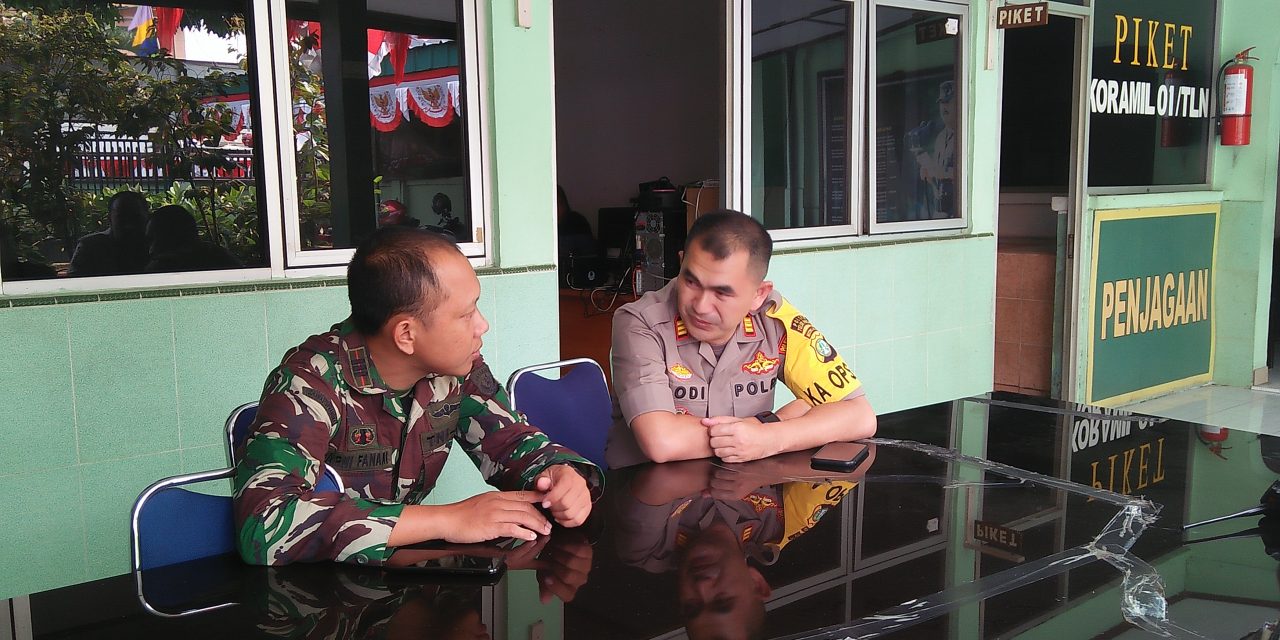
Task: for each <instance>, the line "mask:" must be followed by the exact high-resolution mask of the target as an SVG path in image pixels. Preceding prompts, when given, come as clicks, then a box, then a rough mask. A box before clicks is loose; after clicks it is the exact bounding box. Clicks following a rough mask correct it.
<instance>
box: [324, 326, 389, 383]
mask: <svg viewBox="0 0 1280 640" xmlns="http://www.w3.org/2000/svg"><path fill="white" fill-rule="evenodd" d="M333 330H334V331H336V332H337V333H338V352H339V354H340V356H339V357H340V363H341V365H342V366H341V370H342V379H343V381H345V382H346V383H347V386H348V387H350V388H352V389H355V390H356V391H358V392H360V393H363V394H365V395H377V394H381V393H387V392H388V391H389V390H388V388H387V384H386V383H385V382H383V381H382V376H380V375H378V368H377V367H375V366H373V356H372V355H371V354H370V353H369V345H368V343H367V342H366V341H365V339H364V335H363V334H361V333H360V332H359V331H357V330H356V327H355V324H353V323H352V322H351V319H350V318H347V319H346V320H343V321H342V322H340V323H338V324H336V325H334V326H333Z"/></svg>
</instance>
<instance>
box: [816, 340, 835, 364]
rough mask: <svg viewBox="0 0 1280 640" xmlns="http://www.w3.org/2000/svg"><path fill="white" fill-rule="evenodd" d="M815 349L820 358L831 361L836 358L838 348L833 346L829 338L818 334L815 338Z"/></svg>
mask: <svg viewBox="0 0 1280 640" xmlns="http://www.w3.org/2000/svg"><path fill="white" fill-rule="evenodd" d="M813 351H814V353H817V354H818V359H819V360H821V361H823V362H831V361H832V360H835V359H836V348H835V347H833V346H831V343H830V342H827V339H826V338H825V337H823V336H822V334H820V333H819V334H818V335H817V336H814V339H813Z"/></svg>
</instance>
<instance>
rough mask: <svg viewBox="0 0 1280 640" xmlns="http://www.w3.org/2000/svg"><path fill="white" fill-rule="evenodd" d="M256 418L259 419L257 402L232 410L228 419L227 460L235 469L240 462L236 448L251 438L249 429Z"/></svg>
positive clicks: (247, 403)
mask: <svg viewBox="0 0 1280 640" xmlns="http://www.w3.org/2000/svg"><path fill="white" fill-rule="evenodd" d="M256 417H258V403H257V402H256V401H255V402H246V403H244V404H242V405H240V406H238V407H236V408H235V409H232V411H231V415H230V416H228V417H227V460H228V461H229V462H230V463H231V466H233V467H234V466H236V463H237V462H239V459H238V458H237V457H236V453H237V451H236V447H237V445H239V444H240V443H242V442H244V441H245V440H247V439H248V438H249V427H251V426H253V419H254V418H256Z"/></svg>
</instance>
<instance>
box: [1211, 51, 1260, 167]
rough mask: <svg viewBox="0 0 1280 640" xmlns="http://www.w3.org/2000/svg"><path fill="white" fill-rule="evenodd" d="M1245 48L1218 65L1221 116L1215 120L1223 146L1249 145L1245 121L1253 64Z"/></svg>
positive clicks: (1249, 105) (1250, 112) (1250, 111)
mask: <svg viewBox="0 0 1280 640" xmlns="http://www.w3.org/2000/svg"><path fill="white" fill-rule="evenodd" d="M1250 51H1253V47H1249V48H1248V49H1245V50H1244V51H1241V52H1240V53H1237V54H1236V56H1235V58H1234V59H1233V60H1231V61H1230V62H1228V63H1226V64H1224V65H1222V69H1221V70H1220V71H1219V72H1218V75H1219V76H1221V77H1222V78H1223V82H1222V84H1221V86H1222V107H1221V113H1222V116H1221V119H1220V121H1219V127H1220V129H1219V130H1220V131H1221V132H1222V144H1223V145H1224V146H1234V145H1244V144H1249V123H1250V120H1252V119H1253V65H1251V64H1249V62H1248V61H1249V60H1257V58H1255V57H1253V56H1251V55H1249V52H1250Z"/></svg>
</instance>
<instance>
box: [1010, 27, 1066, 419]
mask: <svg viewBox="0 0 1280 640" xmlns="http://www.w3.org/2000/svg"><path fill="white" fill-rule="evenodd" d="M1079 22H1080V21H1079V20H1076V19H1073V18H1069V17H1065V16H1059V15H1055V16H1051V17H1050V19H1049V24H1048V25H1047V26H1042V27H1035V28H1027V29H1010V30H1008V31H1006V32H1005V36H1004V55H1003V61H1004V71H1003V104H1002V111H1001V120H1002V123H1001V134H1000V202H999V214H998V217H997V249H996V326H995V336H996V353H995V387H996V389H997V390H1003V391H1015V392H1019V393H1025V394H1028V395H1035V396H1048V397H1055V398H1061V397H1062V393H1061V391H1062V380H1063V375H1062V373H1063V372H1062V369H1063V365H1062V357H1061V354H1062V352H1063V349H1062V344H1063V335H1064V328H1065V327H1067V326H1069V325H1064V322H1067V323H1069V322H1070V307H1069V305H1068V304H1066V298H1067V297H1066V296H1064V295H1063V291H1064V289H1065V285H1066V283H1067V282H1068V278H1069V275H1070V274H1071V272H1072V265H1071V261H1072V259H1073V258H1074V256H1072V255H1071V243H1072V240H1073V237H1072V234H1073V233H1074V231H1073V220H1074V216H1075V207H1076V206H1077V204H1076V201H1077V198H1075V197H1074V192H1075V188H1074V186H1073V185H1074V183H1075V179H1076V175H1075V174H1076V172H1075V171H1074V167H1075V166H1076V165H1077V162H1076V154H1077V149H1076V145H1075V139H1076V138H1075V136H1074V132H1075V131H1076V126H1077V123H1076V117H1075V114H1076V105H1077V104H1078V102H1079V101H1078V99H1077V98H1078V95H1077V91H1078V89H1077V75H1078V73H1079V69H1078V67H1077V66H1076V65H1077V64H1078V60H1079V59H1080V56H1078V55H1076V52H1077V51H1078V50H1079V49H1078V44H1077V43H1078V41H1079V35H1078V29H1079V28H1080V26H1079Z"/></svg>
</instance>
